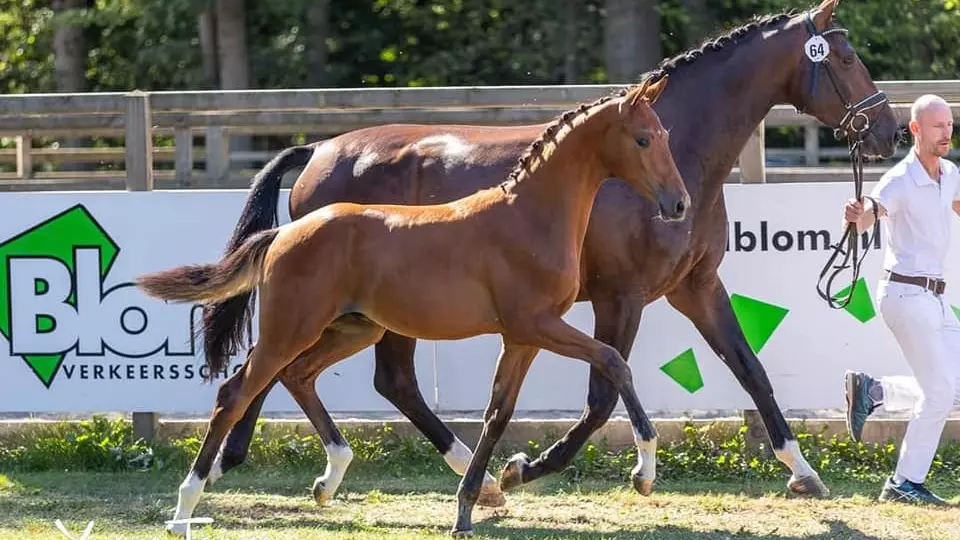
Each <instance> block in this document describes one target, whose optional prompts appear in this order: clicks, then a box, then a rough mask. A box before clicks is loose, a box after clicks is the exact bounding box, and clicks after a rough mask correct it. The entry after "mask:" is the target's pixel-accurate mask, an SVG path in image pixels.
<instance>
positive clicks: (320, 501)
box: [313, 478, 330, 506]
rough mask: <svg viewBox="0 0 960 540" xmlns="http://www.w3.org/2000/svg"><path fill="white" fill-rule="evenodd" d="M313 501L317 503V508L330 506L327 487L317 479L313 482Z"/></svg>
mask: <svg viewBox="0 0 960 540" xmlns="http://www.w3.org/2000/svg"><path fill="white" fill-rule="evenodd" d="M313 500H315V501H317V505H318V506H327V505H329V504H330V495H329V494H328V493H327V485H326V484H324V483H323V482H322V481H321V480H320V479H319V478H318V479H317V480H315V481H314V482H313Z"/></svg>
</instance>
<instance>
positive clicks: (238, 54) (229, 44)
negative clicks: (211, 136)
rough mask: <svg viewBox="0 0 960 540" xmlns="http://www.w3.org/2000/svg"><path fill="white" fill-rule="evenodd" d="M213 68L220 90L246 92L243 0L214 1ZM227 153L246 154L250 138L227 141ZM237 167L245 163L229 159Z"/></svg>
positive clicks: (247, 66)
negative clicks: (215, 39) (215, 65)
mask: <svg viewBox="0 0 960 540" xmlns="http://www.w3.org/2000/svg"><path fill="white" fill-rule="evenodd" d="M215 2H216V3H215V9H216V15H215V17H216V25H215V26H216V36H217V66H218V67H219V71H220V88H221V89H223V90H244V89H248V88H250V57H249V55H248V54H247V21H246V8H245V7H244V4H243V0H215ZM229 140H230V142H229V145H230V152H246V151H249V150H250V149H251V148H252V144H251V140H250V136H248V135H234V136H231V137H230V139H229ZM230 161H231V164H232V163H236V164H237V165H239V166H241V167H245V166H249V164H248V163H247V160H241V159H231V160H230Z"/></svg>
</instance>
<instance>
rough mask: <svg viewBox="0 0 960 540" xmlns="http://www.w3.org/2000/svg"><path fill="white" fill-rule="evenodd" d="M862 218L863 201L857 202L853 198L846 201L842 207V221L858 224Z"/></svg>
mask: <svg viewBox="0 0 960 540" xmlns="http://www.w3.org/2000/svg"><path fill="white" fill-rule="evenodd" d="M862 217H863V201H858V200H857V199H856V198H855V197H853V198H850V199H847V202H846V203H845V204H844V205H843V219H844V220H846V221H847V222H848V223H860V219H861V218H862Z"/></svg>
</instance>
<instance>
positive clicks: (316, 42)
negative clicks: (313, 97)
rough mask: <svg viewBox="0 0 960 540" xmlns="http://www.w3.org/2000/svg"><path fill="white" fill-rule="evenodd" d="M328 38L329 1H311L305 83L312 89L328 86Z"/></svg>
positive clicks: (308, 11)
mask: <svg viewBox="0 0 960 540" xmlns="http://www.w3.org/2000/svg"><path fill="white" fill-rule="evenodd" d="M329 36H330V0H313V1H312V2H311V3H310V7H308V8H307V69H308V70H309V72H308V76H307V82H308V83H309V84H310V86H312V87H314V88H321V87H324V86H328V85H329V84H330V77H329V74H328V73H327V57H328V56H329V52H328V50H327V38H328V37H329Z"/></svg>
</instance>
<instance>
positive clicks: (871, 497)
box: [0, 418, 960, 540]
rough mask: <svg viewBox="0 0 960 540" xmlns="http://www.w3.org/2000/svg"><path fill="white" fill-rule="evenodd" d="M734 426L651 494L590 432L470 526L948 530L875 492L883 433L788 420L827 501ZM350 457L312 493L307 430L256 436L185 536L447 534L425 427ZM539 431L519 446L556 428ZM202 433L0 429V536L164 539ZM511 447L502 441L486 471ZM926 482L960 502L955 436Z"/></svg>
mask: <svg viewBox="0 0 960 540" xmlns="http://www.w3.org/2000/svg"><path fill="white" fill-rule="evenodd" d="M744 434H745V430H741V431H740V432H739V433H736V434H734V435H732V436H728V437H726V438H717V437H715V436H712V435H711V434H710V428H709V427H707V428H703V429H696V428H694V427H692V426H690V427H689V428H688V429H687V430H686V432H685V437H684V439H682V440H680V441H677V442H674V443H671V444H665V445H662V446H661V447H660V448H659V450H658V453H657V459H658V481H657V484H656V487H655V491H654V494H653V495H652V496H651V497H642V496H640V495H638V494H636V493H635V492H633V491H632V490H631V489H630V488H629V487H628V486H629V481H628V479H627V476H628V474H629V472H630V470H631V468H632V467H633V465H634V464H635V463H636V453H635V451H634V450H633V449H627V450H619V451H618V450H612V449H609V448H607V447H606V446H605V445H604V444H602V443H601V444H594V443H589V444H587V445H586V446H585V447H584V448H583V449H582V450H581V451H580V453H579V454H578V455H577V457H576V459H575V460H574V462H573V463H572V464H571V465H570V466H569V467H568V468H566V469H565V470H563V471H561V472H559V473H557V474H554V475H552V476H549V477H545V478H543V479H541V480H539V481H537V482H535V483H533V484H530V485H527V486H525V487H524V488H523V489H521V490H518V491H514V492H510V493H508V494H507V504H506V506H505V507H503V508H499V509H489V508H481V507H477V508H476V509H475V511H474V526H475V530H476V533H477V536H478V537H481V538H496V539H520V538H533V539H554V538H557V539H559V538H584V539H590V540H594V539H597V540H599V539H601V538H603V539H607V538H609V539H617V540H619V539H627V538H631V539H633V538H639V539H647V538H649V539H654V538H656V539H666V540H672V539H681V538H682V539H688V538H692V539H709V540H720V539H733V538H737V539H740V538H747V539H751V538H769V539H773V540H793V539H799V538H813V539H823V540H826V539H831V540H832V539H844V538H847V539H877V538H882V539H887V538H891V539H892V538H896V539H913V538H917V539H920V538H923V539H927V538H930V539H934V538H935V539H946V538H958V539H960V511H958V510H957V509H950V510H942V509H931V508H918V507H911V506H902V505H895V504H890V503H878V502H877V501H876V497H877V495H878V493H879V490H880V487H881V485H882V482H883V478H884V476H885V475H887V474H889V473H890V471H891V470H893V467H894V464H895V462H896V448H895V446H894V445H893V444H892V442H888V443H883V444H871V445H864V444H859V443H852V442H851V441H849V440H847V439H845V438H836V437H831V438H826V437H824V436H823V435H822V434H816V433H806V432H803V431H800V432H798V433H797V436H798V440H799V442H800V445H801V448H802V449H803V452H804V455H805V456H806V457H807V459H808V460H809V462H810V463H811V465H812V466H813V467H814V468H816V469H817V470H818V471H820V473H821V476H822V478H823V479H824V481H825V482H826V484H827V485H828V487H829V488H830V489H831V491H832V493H831V497H830V498H829V499H826V500H809V499H802V498H797V497H794V496H792V495H790V494H788V493H787V490H786V487H785V484H786V481H787V478H788V476H789V474H788V471H787V469H786V468H785V467H784V466H783V465H782V464H780V463H779V462H778V461H777V460H776V459H775V458H774V457H773V456H772V455H770V454H769V452H768V451H766V450H764V449H762V448H761V449H759V450H758V449H754V448H750V447H748V446H747V445H746V442H745V440H744ZM345 435H346V436H347V439H348V440H349V442H350V443H351V445H352V447H353V449H354V453H355V459H354V462H353V464H352V466H351V467H350V469H349V470H348V472H347V475H346V478H345V480H344V482H343V484H342V485H341V487H340V490H339V491H338V493H337V497H336V499H335V501H334V502H335V504H333V505H332V506H330V507H325V508H319V507H317V506H316V505H315V503H314V502H313V498H312V496H311V494H310V491H309V488H310V486H311V485H312V483H313V478H314V477H315V476H316V475H318V474H320V473H321V472H322V471H323V469H324V467H325V465H326V456H325V454H324V451H323V448H322V445H320V444H319V441H318V440H317V437H316V436H296V435H289V436H284V437H278V438H270V439H267V438H264V437H262V436H261V435H260V434H259V432H258V433H257V434H256V435H255V436H254V439H253V443H252V445H251V451H250V456H249V459H248V461H247V462H246V463H245V464H244V465H243V466H241V467H240V468H238V469H236V470H235V471H231V472H230V473H228V474H227V476H226V477H224V478H223V479H221V480H220V481H219V482H217V483H216V484H215V485H213V486H211V487H210V488H209V489H208V490H207V492H206V493H205V495H204V496H203V498H202V499H201V502H200V505H199V507H198V508H197V512H196V513H195V515H196V516H209V517H212V518H213V519H214V520H215V522H214V524H213V525H211V526H198V527H197V528H195V534H194V538H198V539H199V538H265V539H279V538H321V539H333V538H337V539H346V540H360V539H367V538H370V539H372V538H384V537H387V538H399V539H401V540H406V539H413V538H418V539H419V538H427V539H430V538H447V537H448V535H447V533H448V531H449V529H450V527H451V526H452V525H453V521H454V517H455V515H456V507H457V504H456V497H455V492H456V489H457V485H458V482H459V478H458V477H457V476H456V475H455V474H454V473H453V472H452V471H450V470H449V468H448V467H447V466H446V464H445V463H444V461H443V459H442V457H441V456H440V455H439V454H438V453H437V452H436V451H435V450H434V449H433V447H431V446H430V445H429V444H428V443H427V442H426V441H425V440H424V439H423V438H422V437H414V438H404V437H398V436H396V434H394V433H393V432H392V431H391V430H390V429H388V428H387V429H381V430H380V431H376V432H373V433H371V432H369V431H367V432H366V433H360V432H346V433H345ZM555 438H556V437H555V435H554V434H544V436H543V438H542V440H538V441H529V442H528V444H527V445H525V450H526V451H527V452H528V453H529V454H530V455H531V456H535V455H537V454H538V453H539V452H540V451H541V450H542V449H543V448H544V447H545V446H546V445H548V444H550V443H552V442H553V441H554V440H555ZM199 443H200V440H199V438H197V437H187V438H184V439H179V440H174V441H167V442H162V443H157V444H153V445H148V444H146V443H145V442H144V441H142V440H138V439H137V438H136V437H135V436H134V435H133V432H132V429H131V426H130V424H129V422H125V421H122V420H121V421H107V420H105V419H103V418H97V419H94V420H92V421H89V422H84V423H80V424H69V425H68V424H57V425H52V426H49V427H47V428H45V429H44V430H41V431H40V432H35V433H33V434H31V435H12V436H8V437H6V438H4V439H2V440H0V539H3V538H18V539H19V538H62V537H63V536H62V535H61V533H60V532H59V531H57V530H56V528H55V527H54V521H55V520H56V519H61V520H63V522H64V523H65V525H66V527H67V529H68V530H69V531H70V532H71V533H72V534H73V535H74V536H78V535H79V534H80V533H81V532H82V531H83V529H84V527H86V525H87V523H88V522H89V521H91V520H93V521H95V524H94V529H93V533H92V535H91V540H93V539H102V538H165V532H164V529H163V527H164V521H165V520H167V519H170V518H171V517H172V514H173V508H174V506H175V504H176V500H177V486H178V485H179V483H180V482H181V481H182V479H183V477H184V475H185V474H186V472H187V470H188V467H189V464H190V462H191V461H192V459H193V457H194V455H195V453H196V451H197V449H198V448H199ZM514 450H516V448H510V449H507V448H502V447H501V448H498V451H497V452H496V454H495V456H494V458H493V459H492V460H491V463H490V467H489V470H490V471H491V472H494V473H496V472H497V471H499V469H500V467H501V466H502V464H503V463H504V461H505V459H506V457H507V456H508V455H509V454H510V453H511V452H513V451H514ZM930 485H931V487H932V489H934V490H935V491H936V492H938V493H939V494H941V495H942V496H945V497H947V498H949V499H951V500H952V501H953V502H955V503H960V497H958V495H956V494H957V493H958V489H957V488H958V487H960V445H957V444H948V445H945V446H943V447H941V449H940V451H939V452H938V453H937V457H936V459H935V461H934V466H933V470H932V472H931V481H930Z"/></svg>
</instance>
